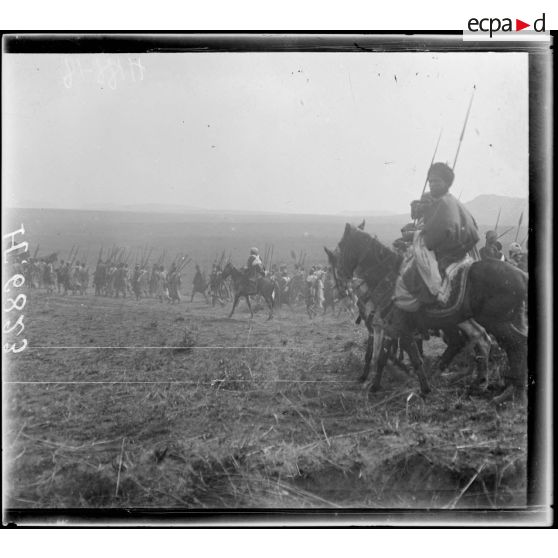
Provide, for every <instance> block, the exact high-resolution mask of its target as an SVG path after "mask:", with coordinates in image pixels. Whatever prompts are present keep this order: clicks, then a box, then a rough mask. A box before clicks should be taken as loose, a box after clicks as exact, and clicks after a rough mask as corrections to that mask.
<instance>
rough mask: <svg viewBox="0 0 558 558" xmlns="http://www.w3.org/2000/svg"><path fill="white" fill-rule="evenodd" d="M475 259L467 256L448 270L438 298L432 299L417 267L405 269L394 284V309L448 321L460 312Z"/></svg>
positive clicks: (451, 265) (411, 266)
mask: <svg viewBox="0 0 558 558" xmlns="http://www.w3.org/2000/svg"><path fill="white" fill-rule="evenodd" d="M473 262H474V261H473V259H472V258H470V257H468V256H467V257H465V258H464V259H462V260H460V261H459V262H455V263H453V264H450V265H449V266H448V267H447V268H446V270H445V277H444V279H443V281H442V285H441V288H440V291H439V292H438V294H437V296H436V297H435V296H433V295H432V294H431V293H430V291H429V289H428V287H427V286H426V285H425V284H424V281H423V279H422V277H421V275H420V273H419V272H418V270H417V269H416V267H415V266H414V265H412V264H411V265H408V266H407V267H406V268H402V270H401V273H400V275H399V277H398V278H397V281H396V283H395V294H394V303H395V306H397V307H398V308H400V309H401V310H405V311H406V312H416V311H417V310H418V309H419V308H422V310H423V312H424V313H425V314H426V315H427V316H429V317H432V318H445V317H448V316H451V315H452V314H454V313H457V312H458V311H459V310H460V309H461V306H462V304H463V300H464V298H465V290H466V287H467V279H468V276H469V270H470V268H471V265H472V264H473Z"/></svg>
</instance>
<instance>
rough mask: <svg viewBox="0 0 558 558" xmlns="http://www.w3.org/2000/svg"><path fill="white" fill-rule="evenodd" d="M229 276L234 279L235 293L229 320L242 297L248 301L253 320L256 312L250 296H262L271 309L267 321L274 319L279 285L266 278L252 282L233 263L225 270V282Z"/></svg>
mask: <svg viewBox="0 0 558 558" xmlns="http://www.w3.org/2000/svg"><path fill="white" fill-rule="evenodd" d="M229 276H230V277H231V278H232V282H233V291H234V301H233V307H232V310H231V313H230V314H229V318H230V317H232V315H233V314H234V311H235V309H236V305H237V304H238V301H239V300H240V297H242V296H243V297H244V298H245V299H246V302H247V304H248V308H249V309H250V314H251V316H252V318H253V317H254V312H253V311H252V305H251V304H250V296H256V295H261V296H262V297H263V298H264V300H265V301H266V303H267V306H268V307H269V317H268V318H267V319H268V320H270V319H271V318H273V306H274V302H275V296H276V292H277V285H276V284H275V282H274V281H272V280H271V279H268V278H267V277H264V276H260V277H258V278H256V279H255V280H251V279H250V278H249V277H248V276H247V274H246V273H243V272H242V271H240V270H239V269H237V268H236V267H234V265H233V264H232V263H231V262H228V263H227V265H226V266H225V268H224V269H223V273H222V274H221V278H222V279H223V280H224V279H226V278H227V277H229Z"/></svg>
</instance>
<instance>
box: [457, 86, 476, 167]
mask: <svg viewBox="0 0 558 558" xmlns="http://www.w3.org/2000/svg"><path fill="white" fill-rule="evenodd" d="M476 90H477V86H476V85H473V93H472V94H471V100H470V101H469V106H468V107H467V114H466V115H465V122H464V123H463V129H462V130H461V136H459V143H458V144H457V152H456V153H455V159H454V160H453V166H452V170H453V171H454V172H455V165H456V164H457V157H458V156H459V151H460V149H461V143H462V142H463V136H464V135H465V129H466V128H467V121H468V120H469V113H470V112H471V105H472V104H473V97H474V96H475V91H476Z"/></svg>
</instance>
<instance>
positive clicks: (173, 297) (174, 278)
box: [167, 263, 181, 304]
mask: <svg viewBox="0 0 558 558" xmlns="http://www.w3.org/2000/svg"><path fill="white" fill-rule="evenodd" d="M167 285H168V289H169V298H170V301H171V302H172V303H173V304H174V303H175V302H180V300H181V298H180V272H179V271H178V269H177V267H176V264H174V263H173V264H172V265H171V268H170V270H169V275H168V277H167Z"/></svg>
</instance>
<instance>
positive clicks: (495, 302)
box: [326, 223, 528, 402]
mask: <svg viewBox="0 0 558 558" xmlns="http://www.w3.org/2000/svg"><path fill="white" fill-rule="evenodd" d="M326 252H327V253H328V257H329V260H330V263H331V266H332V268H333V270H334V274H335V281H336V283H338V282H339V281H344V282H348V281H350V280H352V279H353V277H356V278H358V279H360V280H361V282H362V284H363V285H364V286H365V288H366V289H367V290H368V291H369V292H370V298H371V300H372V303H373V304H375V305H376V310H377V312H375V319H374V321H373V323H372V324H371V325H372V329H373V336H374V337H373V347H372V350H371V352H372V357H371V365H372V370H373V379H372V382H371V383H370V382H369V380H368V376H369V373H370V365H369V363H367V364H366V366H365V371H364V377H365V380H366V381H365V387H366V388H367V389H371V390H377V389H379V388H380V383H381V378H382V367H381V366H379V365H378V362H379V359H380V356H381V352H382V347H384V336H386V335H387V336H388V337H391V338H399V340H400V343H401V346H402V348H403V349H404V350H405V351H406V352H407V354H408V355H409V357H410V359H411V363H412V366H413V368H414V369H415V372H416V373H417V375H418V378H419V381H420V386H421V391H422V392H423V393H428V392H429V391H430V387H429V385H428V381H427V379H426V376H425V373H424V368H423V363H422V359H421V357H420V354H419V351H418V347H417V344H416V342H415V339H414V337H413V332H415V331H417V330H418V331H424V330H425V329H441V330H443V331H444V333H446V335H447V337H448V338H449V344H448V348H447V349H446V352H445V353H444V355H443V356H442V360H443V361H444V363H445V365H447V364H448V363H449V362H450V361H451V360H452V358H453V357H454V356H455V355H456V354H457V353H458V352H459V351H460V350H461V349H462V348H463V340H462V339H463V337H465V338H466V339H468V340H469V341H470V344H475V345H477V347H478V348H481V349H482V348H483V349H482V350H483V352H484V355H483V356H484V357H485V358H486V360H487V358H488V351H489V349H490V341H489V339H488V336H487V332H488V333H491V334H492V335H494V337H495V338H496V340H497V342H498V343H499V345H500V346H501V347H502V348H503V349H504V351H505V352H506V354H507V357H508V363H509V370H508V372H507V376H506V389H505V391H504V393H503V394H502V395H501V396H500V398H496V402H500V401H503V400H505V399H507V398H509V397H510V396H512V395H513V394H514V393H515V392H518V393H519V394H520V395H523V394H524V391H525V384H526V364H527V363H526V357H527V328H526V325H525V323H526V320H525V313H526V304H527V281H528V276H527V274H526V273H524V272H523V271H521V270H519V269H517V268H516V267H514V266H512V265H510V264H508V263H506V262H501V261H498V260H483V261H480V262H475V263H473V264H472V265H471V268H470V270H469V275H468V280H467V285H466V287H465V293H464V299H463V303H462V304H461V305H460V306H459V308H458V309H457V310H456V311H455V312H454V313H452V314H450V315H443V317H441V316H440V314H437V313H436V312H435V311H434V310H433V309H429V308H428V307H422V308H420V309H419V311H417V312H406V311H403V310H400V309H399V308H397V307H396V306H395V305H394V304H393V303H392V299H393V294H394V290H395V281H396V279H397V275H398V270H399V267H400V265H401V260H402V258H401V256H399V255H397V254H395V253H394V252H392V251H391V250H390V249H389V248H387V247H386V246H384V245H383V244H382V243H381V242H380V241H379V240H377V239H376V238H373V237H371V236H370V235H369V234H368V233H366V232H364V231H362V230H360V229H358V228H356V227H353V226H352V225H350V224H348V223H347V225H346V226H345V232H344V234H343V237H342V238H341V240H340V242H339V244H338V246H337V248H336V250H335V251H334V252H331V251H329V250H327V249H326ZM388 317H389V319H387V318H388ZM384 318H386V319H384ZM462 333H464V334H465V336H463V335H462Z"/></svg>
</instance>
